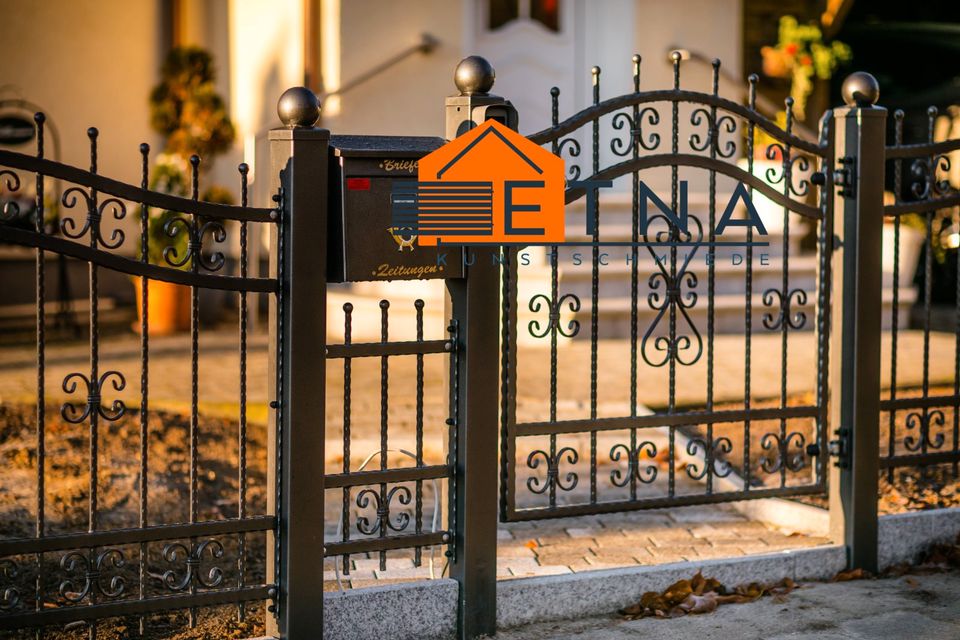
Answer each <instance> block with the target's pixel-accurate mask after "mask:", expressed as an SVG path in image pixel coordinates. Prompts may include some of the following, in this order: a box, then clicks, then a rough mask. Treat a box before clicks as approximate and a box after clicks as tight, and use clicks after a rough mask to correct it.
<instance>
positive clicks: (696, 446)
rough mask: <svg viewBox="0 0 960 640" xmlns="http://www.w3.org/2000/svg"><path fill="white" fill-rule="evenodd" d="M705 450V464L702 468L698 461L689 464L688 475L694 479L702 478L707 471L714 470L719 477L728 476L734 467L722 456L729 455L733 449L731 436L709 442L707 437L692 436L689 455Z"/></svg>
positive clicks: (688, 449) (688, 444) (714, 473)
mask: <svg viewBox="0 0 960 640" xmlns="http://www.w3.org/2000/svg"><path fill="white" fill-rule="evenodd" d="M701 451H702V452H703V459H704V465H703V467H702V468H701V467H700V466H699V465H698V464H696V463H691V464H688V465H687V475H688V476H690V478H691V479H693V480H702V479H703V478H704V477H705V476H706V475H707V471H708V470H710V471H712V472H713V475H714V476H715V477H717V478H726V477H727V476H728V475H730V472H731V471H732V470H733V468H732V467H731V466H730V464H729V463H728V462H727V461H726V460H724V459H723V458H722V457H721V456H724V455H729V454H730V453H731V452H732V451H733V443H732V442H730V438H727V437H724V436H721V437H719V438H714V439H713V441H711V442H707V439H706V438H691V439H690V441H689V442H687V455H690V456H696V455H699V454H700V452H701Z"/></svg>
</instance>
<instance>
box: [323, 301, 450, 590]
mask: <svg viewBox="0 0 960 640" xmlns="http://www.w3.org/2000/svg"><path fill="white" fill-rule="evenodd" d="M379 307H380V342H368V343H356V342H353V341H352V333H353V331H352V324H353V313H354V308H353V304H351V303H349V302H347V303H345V304H344V305H343V335H344V341H343V344H330V345H327V358H328V359H330V360H342V361H343V383H342V388H343V409H342V423H341V424H342V433H343V436H342V447H343V448H342V451H343V466H342V469H343V471H342V472H341V473H334V474H327V476H326V479H325V487H326V488H327V489H328V490H336V491H337V492H339V493H340V494H341V495H340V497H339V498H340V501H341V503H342V507H341V510H340V513H339V522H338V526H337V529H338V536H339V538H340V540H339V541H336V542H327V543H326V545H325V547H324V554H325V555H326V556H327V557H337V556H339V557H340V560H339V564H340V567H342V571H343V573H344V575H346V576H349V575H350V570H351V561H350V559H351V555H355V554H358V553H359V554H366V553H375V554H376V555H377V557H378V558H379V566H380V570H381V571H383V570H385V569H386V568H387V552H388V551H393V550H398V549H413V551H414V556H413V563H414V566H416V567H419V566H421V563H422V561H423V551H424V548H428V547H444V546H448V545H450V544H452V541H453V536H452V534H451V533H450V531H448V529H447V523H446V522H444V518H442V513H443V500H442V496H445V495H448V492H449V491H450V490H452V489H451V487H449V483H450V480H451V477H452V475H453V473H452V466H451V465H450V463H449V462H448V461H447V462H445V463H444V464H425V462H424V439H425V435H424V427H425V420H426V418H425V408H424V358H425V357H426V356H430V355H437V354H450V376H451V384H452V386H453V387H454V388H455V387H456V385H457V359H458V351H457V350H456V349H455V348H454V345H456V344H457V341H458V336H457V322H456V321H453V322H451V324H450V326H449V327H448V331H449V333H450V337H449V338H447V339H434V340H424V327H423V311H424V301H423V300H419V299H418V300H416V301H415V302H414V309H415V332H416V334H415V335H416V339H415V340H407V341H391V340H390V339H389V335H390V334H389V311H390V302H389V301H388V300H381V301H380V303H379ZM403 356H412V357H414V358H415V371H414V407H413V410H414V416H413V419H414V451H412V452H411V451H407V450H405V449H401V448H399V447H397V446H393V447H391V446H390V442H391V440H390V407H389V405H390V379H391V375H390V361H391V360H390V359H391V358H394V360H393V362H396V359H397V358H398V357H403ZM359 358H378V359H379V365H380V380H379V383H380V384H379V400H380V408H379V409H380V410H379V428H378V436H379V448H378V449H377V450H376V451H373V452H372V453H370V455H368V456H366V457H365V458H363V459H362V462H361V463H360V464H357V460H356V459H354V454H353V451H352V449H351V444H352V442H353V439H354V434H353V433H352V431H351V429H352V419H353V402H352V394H353V379H352V370H353V364H354V362H355V361H356V360H357V359H359ZM394 375H396V374H394ZM367 391H368V392H369V391H370V390H369V389H367ZM456 407H457V404H456V403H453V404H451V411H452V413H451V414H450V417H449V418H448V419H447V420H446V421H445V425H446V429H445V431H446V432H447V433H445V434H444V435H446V438H447V439H448V442H449V443H450V445H449V446H450V448H451V449H453V450H454V451H455V448H456V433H455V431H454V430H452V429H451V428H450V427H452V426H453V425H454V424H456V420H457V415H456ZM454 455H455V453H454ZM371 462H374V463H375V466H374V469H371V470H367V465H368V464H370V463H371ZM411 463H412V464H411ZM425 482H427V483H429V485H428V491H429V494H430V495H429V496H428V497H429V501H430V503H432V504H429V505H428V507H429V510H430V512H431V514H432V515H431V516H430V518H429V521H428V520H427V519H426V518H425V516H424V483H425ZM411 489H412V491H411ZM411 502H412V503H413V509H412V513H411V510H410V509H409V508H408V507H409V506H410V504H411ZM371 511H372V512H373V513H374V514H375V515H373V516H372V517H371V514H370V512H371ZM428 522H429V524H428V529H429V530H425V529H424V525H425V524H426V523H428ZM411 529H412V530H411ZM445 555H446V556H450V555H451V553H450V552H447V553H446V554H445ZM430 562H431V568H433V558H432V556H431V559H430ZM442 573H443V569H437V570H436V571H435V573H434V575H436V576H439V575H441V574H442Z"/></svg>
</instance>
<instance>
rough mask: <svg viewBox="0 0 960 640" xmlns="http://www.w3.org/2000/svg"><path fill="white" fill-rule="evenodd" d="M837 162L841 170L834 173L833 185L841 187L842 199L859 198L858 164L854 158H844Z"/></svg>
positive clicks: (839, 192) (840, 194)
mask: <svg viewBox="0 0 960 640" xmlns="http://www.w3.org/2000/svg"><path fill="white" fill-rule="evenodd" d="M837 162H839V163H840V168H839V169H835V170H834V172H833V183H834V184H835V185H837V186H838V187H840V191H838V192H837V193H838V195H839V196H840V197H841V198H856V197H857V163H856V159H855V158H854V157H853V156H843V157H842V158H839V159H838V160H837Z"/></svg>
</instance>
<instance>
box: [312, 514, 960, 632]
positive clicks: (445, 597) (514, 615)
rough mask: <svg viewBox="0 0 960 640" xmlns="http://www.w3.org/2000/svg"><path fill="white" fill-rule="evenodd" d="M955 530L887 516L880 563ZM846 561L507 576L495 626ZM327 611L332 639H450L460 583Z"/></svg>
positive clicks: (333, 603)
mask: <svg viewBox="0 0 960 640" xmlns="http://www.w3.org/2000/svg"><path fill="white" fill-rule="evenodd" d="M809 509H815V508H814V507H809ZM817 511H821V510H817ZM808 515H809V514H808ZM958 531H960V508H954V509H936V510H931V511H922V512H915V513H904V514H897V515H888V516H882V517H881V518H880V566H881V567H888V566H890V565H892V564H896V563H898V562H904V561H912V560H915V559H916V557H917V555H918V554H919V553H920V552H921V551H922V550H923V549H924V548H926V547H927V546H928V545H930V544H932V543H934V542H941V541H946V540H949V539H952V538H954V537H955V536H956V535H957V532H958ZM845 567H846V557H845V551H844V548H843V547H842V546H823V547H814V548H808V549H796V550H790V551H782V552H778V553H772V554H765V555H755V556H747V557H740V558H729V559H721V560H706V561H704V562H677V563H671V564H662V565H655V566H642V567H626V568H623V569H609V570H603V571H589V572H584V573H576V574H566V575H558V576H542V577H535V578H517V579H512V580H503V581H500V582H498V583H497V624H498V627H500V628H508V627H515V626H519V625H523V624H530V623H534V622H548V621H553V620H562V619H571V618H580V617H583V616H592V615H603V614H609V613H611V612H613V611H616V610H617V609H619V608H621V607H623V606H626V605H628V604H630V603H632V602H634V601H636V600H637V599H638V598H639V597H640V594H642V593H643V592H644V591H653V590H662V589H664V588H665V587H667V586H668V585H670V584H671V583H673V582H675V581H677V580H680V579H682V578H689V577H690V576H691V575H692V574H694V573H696V572H697V571H698V570H699V571H702V572H703V573H704V575H709V576H714V577H716V578H718V579H719V580H720V581H721V582H723V583H724V584H729V585H735V584H741V583H745V582H754V581H759V582H774V581H777V580H780V579H782V578H785V577H789V578H793V579H794V580H824V579H828V578H830V577H832V576H834V575H835V574H836V573H837V572H839V571H841V570H843V569H844V568H845ZM324 614H325V615H324V633H325V637H328V638H338V639H341V640H354V639H357V640H360V639H363V638H370V637H378V636H384V637H386V636H389V637H391V638H394V639H395V640H408V639H409V640H414V639H416V640H427V639H437V640H440V639H444V640H446V639H452V638H454V637H455V633H456V615H457V583H456V582H455V581H453V580H449V579H441V580H431V581H425V582H416V583H410V584H399V585H390V586H384V587H371V588H366V589H357V590H353V591H347V592H345V593H327V594H325V596H324Z"/></svg>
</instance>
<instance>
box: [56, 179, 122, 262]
mask: <svg viewBox="0 0 960 640" xmlns="http://www.w3.org/2000/svg"><path fill="white" fill-rule="evenodd" d="M78 196H79V198H78ZM79 200H82V201H83V202H84V204H85V205H86V207H87V215H86V218H84V221H83V226H82V227H80V228H79V229H77V223H76V221H75V220H74V219H73V218H64V219H63V220H61V221H60V231H61V233H63V235H64V236H66V237H68V238H71V239H73V240H79V239H80V238H83V237H84V236H86V235H87V234H90V238H91V244H98V245H100V246H101V247H103V248H104V249H117V248H119V247H120V246H121V245H122V244H123V240H124V237H125V235H124V233H123V230H122V229H114V230H113V232H112V233H111V234H110V240H109V241H107V240H104V239H103V233H102V231H101V224H102V221H103V218H104V215H105V214H106V213H107V211H108V208H109V209H110V210H111V211H112V213H113V218H114V220H123V219H124V218H125V217H127V205H126V204H124V203H123V202H122V201H121V200H119V199H117V198H107V199H105V200H104V201H103V202H101V203H99V204H97V202H96V200H95V199H94V197H93V195H92V194H91V193H89V192H87V191H85V190H84V189H82V188H80V187H70V188H69V189H67V190H66V191H64V192H63V196H61V198H60V202H61V203H62V204H63V206H64V208H66V209H72V208H74V207H76V206H77V202H78V201H79Z"/></svg>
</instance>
